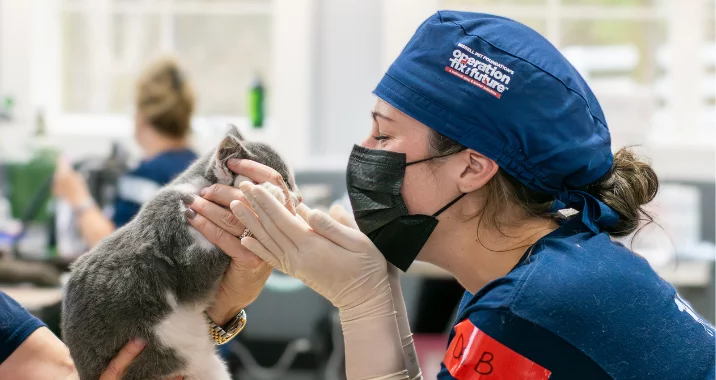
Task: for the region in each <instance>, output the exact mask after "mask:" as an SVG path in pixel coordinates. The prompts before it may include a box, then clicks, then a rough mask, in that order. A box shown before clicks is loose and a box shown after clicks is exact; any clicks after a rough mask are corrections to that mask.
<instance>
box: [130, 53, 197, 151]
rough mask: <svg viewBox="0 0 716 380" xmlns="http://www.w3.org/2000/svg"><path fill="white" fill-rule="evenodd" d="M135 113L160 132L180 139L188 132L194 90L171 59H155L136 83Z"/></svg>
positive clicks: (192, 108)
mask: <svg viewBox="0 0 716 380" xmlns="http://www.w3.org/2000/svg"><path fill="white" fill-rule="evenodd" d="M136 102H137V103H136V106H137V111H138V112H139V113H140V114H141V115H142V116H143V117H144V118H145V119H146V120H147V121H148V122H149V124H151V125H152V127H153V128H154V129H156V130H157V131H159V132H160V133H162V134H164V135H166V136H168V137H173V138H184V137H186V135H187V134H189V131H190V127H191V126H190V121H191V114H192V111H193V110H194V90H193V89H192V88H191V85H190V84H189V83H188V82H187V81H186V78H185V77H184V74H183V73H182V71H181V69H180V68H179V65H178V64H177V63H176V61H174V60H173V59H171V58H161V59H158V60H156V61H154V62H152V64H150V65H149V67H147V68H146V69H145V71H144V72H143V73H142V74H141V75H140V77H139V80H138V81H137V96H136Z"/></svg>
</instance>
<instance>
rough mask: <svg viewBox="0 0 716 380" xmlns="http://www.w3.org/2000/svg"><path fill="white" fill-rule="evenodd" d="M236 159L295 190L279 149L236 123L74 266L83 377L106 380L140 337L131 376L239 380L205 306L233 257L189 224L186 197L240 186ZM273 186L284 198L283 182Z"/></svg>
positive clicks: (71, 327) (75, 327)
mask: <svg viewBox="0 0 716 380" xmlns="http://www.w3.org/2000/svg"><path fill="white" fill-rule="evenodd" d="M234 157H235V158H248V159H251V160H254V161H257V162H260V163H262V164H264V165H267V166H270V167H272V168H274V169H275V170H276V171H278V172H279V173H280V174H281V175H282V176H283V178H284V181H285V182H286V183H287V185H288V187H289V190H291V191H292V192H294V194H295V192H296V185H295V183H294V180H293V178H292V176H291V174H290V173H289V170H288V168H287V166H286V164H285V163H284V162H283V161H282V160H281V158H280V157H279V156H278V154H276V153H275V152H274V151H273V150H272V149H271V148H269V147H268V146H267V145H264V144H261V143H252V142H245V141H242V138H241V136H240V135H239V133H238V131H237V130H236V128H235V127H232V128H231V129H230V131H229V132H228V134H227V136H226V137H225V138H224V139H223V140H222V142H221V143H220V144H219V147H218V148H217V150H216V152H214V153H213V154H210V155H207V156H205V157H203V158H200V159H199V160H197V162H195V163H194V164H193V165H192V166H191V167H189V168H188V169H187V170H186V171H185V172H184V173H182V174H181V175H180V176H179V177H178V178H177V179H176V180H174V181H173V182H171V183H170V184H168V185H167V186H166V187H164V188H163V189H162V190H161V191H160V192H159V193H158V194H157V195H156V196H155V197H154V199H152V200H151V201H149V202H147V203H146V204H145V205H144V206H143V207H142V209H141V211H140V212H139V214H138V215H137V216H136V217H135V218H134V220H133V221H131V222H130V223H128V224H127V225H126V226H124V227H122V228H120V229H119V230H117V231H116V232H115V233H113V234H112V235H111V236H109V237H107V238H106V239H104V240H103V241H102V242H101V243H100V244H99V245H97V247H95V248H94V249H93V250H92V251H90V252H89V253H88V254H86V255H84V256H82V257H81V258H80V259H79V260H78V261H77V262H76V263H75V264H73V266H72V275H71V278H70V280H69V283H68V284H67V288H66V293H65V296H64V300H63V304H62V311H63V318H62V332H63V339H64V341H65V343H66V344H67V346H68V347H69V349H70V353H71V355H72V359H73V360H74V362H75V366H76V367H77V371H78V372H79V375H80V378H81V379H82V380H94V379H97V378H98V377H99V375H100V374H101V373H102V371H104V370H105V368H106V367H107V365H108V363H109V362H110V360H111V359H112V358H113V357H114V356H115V355H116V354H117V352H118V351H119V349H120V348H121V347H122V346H124V345H125V344H126V343H127V342H128V341H129V340H130V339H132V338H136V337H139V338H143V339H145V340H147V341H148V343H149V344H148V346H147V347H146V348H145V349H144V351H143V352H142V353H141V354H140V355H139V356H138V357H137V358H136V359H135V360H134V362H132V364H131V366H130V367H129V368H128V369H127V371H126V372H125V375H124V377H123V379H124V380H140V379H141V380H155V379H156V380H160V379H167V378H170V377H172V376H176V375H183V376H185V377H184V379H185V380H219V379H221V380H224V379H226V380H228V379H230V376H229V374H228V372H227V370H226V367H225V365H224V364H223V362H222V361H221V360H220V359H219V357H218V356H217V355H216V353H215V350H214V346H213V344H212V342H211V341H210V339H209V335H208V331H209V330H208V326H207V324H206V322H205V321H204V317H203V314H202V312H203V310H205V308H206V307H207V306H208V305H209V304H210V303H211V301H212V296H213V294H214V292H215V290H216V289H217V286H218V284H219V281H220V280H221V277H222V275H223V274H224V271H225V270H226V268H227V266H228V265H229V261H230V259H229V257H228V256H227V255H226V254H224V253H223V252H222V251H221V250H219V249H218V248H216V247H215V246H214V245H212V244H211V243H209V241H208V240H206V239H205V238H204V237H203V236H201V234H199V232H198V231H197V230H195V229H194V228H192V227H191V226H190V225H188V224H187V222H186V220H185V217H184V211H185V210H186V207H185V206H184V204H183V203H182V201H181V197H182V195H185V194H194V195H196V194H198V193H199V190H201V189H202V188H203V187H205V186H208V185H210V184H212V183H221V184H224V185H238V183H239V182H241V180H243V179H246V178H244V177H241V176H239V177H238V178H237V175H236V174H233V173H232V172H231V171H230V170H229V169H228V168H227V167H226V161H227V160H228V159H229V158H234ZM265 186H266V187H267V188H268V189H269V190H270V191H271V193H272V194H273V195H275V196H276V197H277V198H279V199H280V200H283V199H284V195H283V193H282V192H281V191H280V189H279V188H278V187H276V186H273V185H271V184H265ZM292 199H293V201H294V202H295V201H296V198H295V196H294V195H292Z"/></svg>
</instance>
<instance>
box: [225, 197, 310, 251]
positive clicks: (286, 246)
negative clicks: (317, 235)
mask: <svg viewBox="0 0 716 380" xmlns="http://www.w3.org/2000/svg"><path fill="white" fill-rule="evenodd" d="M239 186H240V187H241V188H242V189H244V190H245V191H246V199H247V200H248V201H249V204H251V207H252V208H253V209H254V212H255V213H256V216H258V218H259V220H260V221H261V224H262V225H263V226H264V229H265V230H266V233H268V234H269V235H270V236H271V238H272V239H273V240H274V241H275V242H276V244H278V246H279V247H281V249H282V250H283V251H284V252H285V253H290V252H296V251H297V250H298V248H297V246H296V244H295V243H294V242H293V241H292V240H291V239H290V238H288V237H287V236H286V234H285V233H284V232H283V229H282V228H281V226H278V225H277V223H276V220H274V218H273V217H272V216H271V215H269V214H268V213H267V212H266V209H265V207H264V206H263V204H262V203H261V202H259V201H258V200H257V199H256V194H260V195H259V197H263V196H264V195H265V196H267V197H268V200H267V201H265V202H263V203H264V204H266V203H270V204H276V205H277V208H278V209H282V210H281V211H283V212H285V213H287V211H286V209H283V206H281V205H280V202H279V201H278V200H277V199H276V197H274V196H273V195H272V194H271V193H270V192H269V191H268V190H266V189H265V188H264V187H263V186H255V185H252V184H249V183H245V184H241V185H239ZM255 189H261V190H263V192H261V193H256V192H255V191H256V190H255ZM287 214H288V213H287ZM290 217H291V218H292V217H293V215H291V216H290Z"/></svg>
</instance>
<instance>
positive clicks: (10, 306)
mask: <svg viewBox="0 0 716 380" xmlns="http://www.w3.org/2000/svg"><path fill="white" fill-rule="evenodd" d="M43 326H45V324H44V323H42V321H40V320H39V319H37V318H35V317H33V316H32V315H30V313H28V312H27V310H25V309H24V308H23V307H22V306H20V304H19V303H17V302H16V301H15V300H14V299H12V298H10V296H8V295H7V294H5V293H3V292H0V363H2V362H4V361H5V359H7V358H8V357H9V356H10V355H11V354H12V353H13V352H15V350H16V349H17V348H18V347H19V346H20V345H21V344H22V342H24V341H25V339H27V337H28V336H30V334H32V333H33V332H35V330H37V329H39V328H40V327H43Z"/></svg>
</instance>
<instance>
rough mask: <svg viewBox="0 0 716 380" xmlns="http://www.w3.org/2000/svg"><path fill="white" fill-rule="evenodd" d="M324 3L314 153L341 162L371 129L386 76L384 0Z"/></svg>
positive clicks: (319, 33)
mask: <svg viewBox="0 0 716 380" xmlns="http://www.w3.org/2000/svg"><path fill="white" fill-rule="evenodd" d="M319 4H320V5H319V7H318V15H317V25H318V28H317V30H316V40H317V54H316V61H315V69H316V91H315V93H314V94H315V104H314V107H315V108H314V119H313V120H314V125H313V126H312V131H311V141H310V144H311V156H312V157H316V158H319V157H326V156H329V157H335V158H333V159H332V160H333V161H342V160H345V159H347V157H348V153H350V150H351V147H352V145H353V144H354V143H356V142H359V141H361V140H362V139H363V138H364V137H365V136H366V135H367V134H368V133H369V131H370V125H371V118H370V111H371V109H372V107H373V103H374V97H373V96H372V95H371V91H372V90H373V88H374V86H375V84H376V83H378V81H379V80H380V78H381V76H382V71H381V67H380V66H381V62H380V52H381V44H380V42H381V36H382V30H381V27H380V26H381V23H380V20H381V6H380V5H381V0H347V1H335V0H320V1H319ZM336 165H337V166H340V165H341V163H338V162H336Z"/></svg>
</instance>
